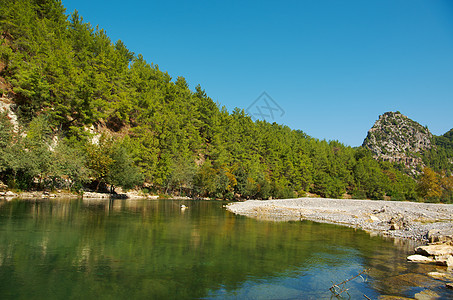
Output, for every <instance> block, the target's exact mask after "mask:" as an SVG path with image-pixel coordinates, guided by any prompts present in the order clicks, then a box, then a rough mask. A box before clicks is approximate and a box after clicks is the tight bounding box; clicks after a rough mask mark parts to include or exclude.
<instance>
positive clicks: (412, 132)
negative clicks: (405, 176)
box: [362, 112, 453, 175]
mask: <svg viewBox="0 0 453 300" xmlns="http://www.w3.org/2000/svg"><path fill="white" fill-rule="evenodd" d="M451 132H452V130H450V131H449V132H448V133H446V134H445V135H444V136H434V135H433V134H431V132H430V131H429V130H428V128H427V127H424V126H422V125H420V124H419V123H417V122H416V121H414V120H411V119H410V118H408V117H407V116H405V115H403V114H401V113H400V112H386V113H384V114H382V115H380V116H379V119H378V120H377V121H376V122H375V123H374V125H373V127H372V128H371V129H370V130H369V131H368V135H367V137H366V138H365V140H364V141H363V144H362V147H364V148H366V149H369V150H370V151H371V152H372V153H373V157H375V158H376V159H378V160H383V161H389V162H394V163H398V164H402V165H403V166H404V167H405V168H406V169H407V170H408V171H409V172H410V173H412V174H413V175H415V174H419V173H420V172H421V171H422V169H423V167H425V166H429V167H431V168H433V169H435V170H436V171H450V170H451V163H452V160H451V159H452V158H453V155H452V154H453V153H452V152H453V151H452V149H453V147H452V144H451V143H452V142H451Z"/></svg>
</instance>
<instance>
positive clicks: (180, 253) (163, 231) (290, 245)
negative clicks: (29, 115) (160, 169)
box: [0, 200, 451, 299]
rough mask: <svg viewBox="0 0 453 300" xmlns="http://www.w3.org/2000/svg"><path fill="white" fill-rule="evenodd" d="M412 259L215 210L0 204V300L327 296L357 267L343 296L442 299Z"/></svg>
mask: <svg viewBox="0 0 453 300" xmlns="http://www.w3.org/2000/svg"><path fill="white" fill-rule="evenodd" d="M183 203H184V204H185V205H187V206H188V207H189V208H188V209H186V210H181V209H180V205H181V204H183ZM412 250H413V244H407V243H401V242H399V243H395V241H392V240H384V239H383V238H381V237H377V236H374V237H372V236H370V235H369V234H367V233H365V232H362V231H357V230H354V229H351V228H346V227H341V226H335V225H329V224H319V223H314V222H307V221H303V222H290V223H283V222H282V223H279V222H265V221H257V220H254V219H249V218H245V217H241V216H236V215H233V214H231V213H229V212H227V211H226V210H225V208H223V207H222V203H221V202H209V201H199V202H198V201H185V202H182V201H172V200H161V201H150V200H114V201H113V200H110V201H109V200H99V201H98V200H45V201H44V200H43V201H41V200H40V201H36V200H13V201H10V202H7V201H0V298H1V299H186V298H187V299H194V298H195V299H200V298H201V299H213V298H214V299H330V298H331V296H332V294H331V292H330V291H329V287H330V286H331V285H332V283H338V282H341V281H343V280H345V279H347V278H350V277H352V276H354V275H356V274H357V273H359V272H360V271H362V270H363V269H369V272H368V276H367V277H366V278H364V279H366V281H364V280H362V279H361V278H358V279H356V280H353V281H351V282H349V283H348V284H347V286H346V287H347V288H348V289H349V290H348V291H347V292H348V293H349V295H350V296H351V297H352V298H353V299H355V298H364V297H363V294H365V295H367V296H368V297H370V298H371V299H375V298H377V297H378V296H379V295H381V294H392V295H401V296H402V295H405V296H413V295H414V293H416V292H419V291H422V290H423V289H426V288H429V289H431V290H435V291H436V292H438V293H444V294H442V295H451V294H448V291H445V289H443V286H442V284H443V283H442V282H441V281H435V280H430V279H428V278H427V277H426V276H424V275H423V274H424V273H426V272H427V271H431V270H435V268H436V267H433V266H420V265H415V264H408V263H406V261H405V257H406V255H407V253H408V252H410V251H412ZM407 274H409V275H407ZM402 276H403V277H402ZM414 276H415V277H414ZM417 276H418V277H417ZM420 276H421V277H420ZM414 278H415V279H414ZM417 280H418V281H417ZM343 295H345V296H346V298H347V297H348V295H347V294H346V293H344V294H343Z"/></svg>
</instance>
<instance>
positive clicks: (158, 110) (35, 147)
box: [0, 0, 453, 200]
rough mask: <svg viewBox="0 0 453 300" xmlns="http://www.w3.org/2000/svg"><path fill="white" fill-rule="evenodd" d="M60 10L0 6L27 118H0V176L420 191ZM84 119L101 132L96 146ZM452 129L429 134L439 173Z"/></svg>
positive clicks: (51, 183)
mask: <svg viewBox="0 0 453 300" xmlns="http://www.w3.org/2000/svg"><path fill="white" fill-rule="evenodd" d="M64 11H65V10H64V7H63V6H62V4H61V2H60V1H55V0H47V1H38V0H34V1H25V0H15V1H12V0H7V1H4V3H2V5H1V6H0V31H1V32H2V33H3V35H2V36H3V37H2V39H1V43H0V59H1V61H2V63H3V65H4V66H5V67H4V69H3V70H2V71H1V74H0V76H2V77H4V78H5V79H6V81H7V82H8V83H9V84H11V86H12V87H13V92H14V93H13V94H14V95H15V98H14V101H15V104H16V107H17V109H16V113H17V114H18V115H19V118H20V121H21V124H22V126H23V127H22V128H23V131H18V132H14V130H13V129H12V125H11V123H10V122H9V120H8V118H7V117H6V115H2V116H0V154H1V157H0V178H1V179H2V180H3V181H5V182H10V183H11V184H12V185H16V186H18V187H20V188H24V189H33V188H41V189H43V188H52V187H55V186H62V185H63V186H66V187H68V188H71V189H75V190H79V189H80V188H81V187H82V186H83V185H84V184H89V183H94V184H95V185H96V186H97V187H99V186H100V185H101V184H102V185H110V186H111V189H112V190H113V189H114V188H115V187H116V186H121V187H123V188H125V189H130V188H133V187H134V186H136V185H141V184H142V183H143V181H146V182H147V183H149V184H150V186H152V190H153V191H156V192H158V193H164V192H166V193H179V194H185V195H193V196H200V197H213V198H225V199H233V198H237V197H242V198H260V199H268V198H270V197H274V198H289V197H294V196H296V195H297V193H302V192H304V191H306V192H311V193H315V194H318V195H320V196H324V197H335V198H339V197H342V196H343V194H345V193H349V194H353V196H354V197H359V198H365V197H366V198H372V199H382V198H383V197H384V196H390V197H391V198H392V199H393V200H405V199H414V198H416V197H417V194H416V192H415V185H416V183H415V181H414V180H412V179H411V178H410V177H408V176H406V175H405V174H404V173H403V172H402V171H404V170H403V169H400V167H399V166H398V165H392V164H389V163H382V162H377V161H376V160H374V158H373V157H372V155H371V153H370V152H369V151H367V150H364V149H363V148H351V147H346V146H344V145H343V144H341V143H339V142H337V141H331V142H327V141H319V140H316V139H313V138H310V137H309V136H307V135H306V134H305V133H303V132H302V131H296V130H291V129H290V128H288V127H287V126H282V125H278V124H275V123H274V124H270V123H268V122H265V121H256V122H253V121H252V120H251V118H250V117H249V116H247V115H246V113H245V112H244V110H241V109H238V108H236V109H234V110H233V111H232V112H231V113H229V112H228V111H227V110H226V108H224V107H222V108H221V107H220V106H219V105H218V104H216V103H215V102H214V101H213V100H212V99H211V98H210V97H208V95H207V94H206V92H205V91H204V90H203V89H202V87H201V86H200V85H198V86H196V87H195V89H194V91H192V90H190V89H189V86H188V84H187V81H186V80H185V78H183V77H177V78H176V79H175V80H172V78H171V77H170V75H168V74H167V73H166V72H163V71H161V70H160V69H159V67H158V66H157V65H155V64H153V63H148V62H146V61H145V59H144V58H143V56H142V55H140V54H138V55H135V54H134V53H132V52H131V51H129V50H128V49H127V47H126V46H125V45H124V43H123V42H122V41H120V40H118V41H117V42H112V41H111V40H110V38H109V37H108V36H107V35H106V33H105V31H104V30H102V29H99V28H92V26H91V25H90V24H89V23H86V22H84V20H83V18H82V17H81V16H79V14H78V12H77V11H74V12H73V13H71V14H70V16H69V17H68V16H66V15H65V14H64ZM88 128H91V129H93V128H94V129H99V130H98V131H99V132H105V134H104V135H103V136H101V138H100V139H99V141H98V142H96V143H94V142H92V140H93V136H92V134H90V133H89V132H88ZM386 129H387V130H390V129H388V128H386ZM452 135H453V134H451V133H449V134H446V135H444V136H443V137H437V138H436V144H438V145H442V147H440V148H439V149H441V150H435V151H438V152H427V154H426V155H425V156H424V159H425V160H426V161H429V165H430V166H432V168H433V169H434V170H436V171H440V170H445V169H447V170H450V173H451V170H452V169H451V166H452V164H451V163H450V164H448V163H447V162H448V161H449V159H450V160H451V158H452V157H453V156H452V151H453V150H452V149H453V146H452V145H453V144H452V138H451V137H452ZM375 137H376V138H377V139H380V137H379V133H378V132H376V135H375ZM368 138H370V139H371V138H372V133H369V136H368ZM433 151H434V150H433ZM446 166H448V167H446ZM447 177H448V176H447ZM447 185H448V184H447ZM444 190H445V189H444ZM448 195H449V194H448ZM448 195H447V194H446V197H451V196H448Z"/></svg>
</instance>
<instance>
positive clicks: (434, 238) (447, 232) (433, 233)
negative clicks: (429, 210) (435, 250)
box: [426, 228, 453, 243]
mask: <svg viewBox="0 0 453 300" xmlns="http://www.w3.org/2000/svg"><path fill="white" fill-rule="evenodd" d="M426 237H427V239H428V241H429V242H430V243H438V242H441V243H445V242H448V241H452V240H453V228H449V229H431V230H430V231H428V234H427V235H426Z"/></svg>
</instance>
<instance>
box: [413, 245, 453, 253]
mask: <svg viewBox="0 0 453 300" xmlns="http://www.w3.org/2000/svg"><path fill="white" fill-rule="evenodd" d="M415 253H417V254H420V255H424V256H447V255H453V246H452V245H448V244H435V245H427V246H420V247H417V248H415Z"/></svg>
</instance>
